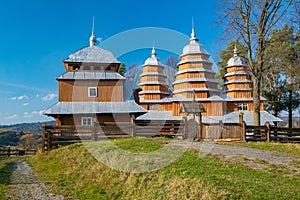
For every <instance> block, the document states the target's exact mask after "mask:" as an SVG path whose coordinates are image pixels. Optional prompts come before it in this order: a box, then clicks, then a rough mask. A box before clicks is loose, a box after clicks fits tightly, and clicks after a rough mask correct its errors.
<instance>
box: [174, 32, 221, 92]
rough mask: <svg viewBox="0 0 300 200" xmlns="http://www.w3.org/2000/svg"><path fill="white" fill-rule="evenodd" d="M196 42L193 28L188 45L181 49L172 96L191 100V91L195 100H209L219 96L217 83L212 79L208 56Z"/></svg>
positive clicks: (212, 74)
mask: <svg viewBox="0 0 300 200" xmlns="http://www.w3.org/2000/svg"><path fill="white" fill-rule="evenodd" d="M198 41H199V40H198V38H197V37H196V34H195V31H194V27H193V28H192V33H191V38H190V41H189V44H188V45H186V46H185V47H184V48H183V53H182V55H181V56H180V62H179V63H178V64H177V67H178V72H177V73H176V74H175V76H176V77H175V82H174V83H173V85H174V92H173V95H174V96H178V95H182V96H183V97H185V98H192V97H193V91H195V96H196V98H209V97H210V96H213V95H219V94H220V92H219V90H218V89H217V84H218V82H217V81H216V80H215V78H214V77H215V72H214V71H212V65H213V63H212V62H210V61H209V57H210V55H209V54H208V53H207V52H206V50H205V49H204V47H203V46H202V45H201V44H199V43H198Z"/></svg>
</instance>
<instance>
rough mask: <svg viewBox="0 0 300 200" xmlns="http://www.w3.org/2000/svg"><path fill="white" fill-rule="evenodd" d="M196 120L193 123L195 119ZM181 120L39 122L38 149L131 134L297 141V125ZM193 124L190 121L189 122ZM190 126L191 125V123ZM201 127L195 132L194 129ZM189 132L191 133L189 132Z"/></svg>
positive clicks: (205, 138)
mask: <svg viewBox="0 0 300 200" xmlns="http://www.w3.org/2000/svg"><path fill="white" fill-rule="evenodd" d="M195 123H196V122H195ZM187 124H188V122H186V121H185V122H184V121H166V122H162V121H136V122H135V123H132V122H118V123H115V122H105V123H94V125H93V126H46V124H45V123H43V132H42V149H43V150H49V149H50V148H52V147H55V146H58V145H66V144H70V143H75V142H85V141H97V140H101V139H108V138H124V137H133V136H149V137H150V136H168V137H181V138H198V139H200V140H204V141H205V140H216V141H232V140H241V141H269V142H270V141H276V142H293V143H300V128H293V129H289V128H283V127H274V126H270V124H269V123H266V125H265V126H248V125H246V123H245V122H244V121H242V123H241V124H222V123H215V124H202V125H201V128H200V129H199V126H198V125H196V124H197V123H196V124H194V127H190V125H187ZM192 124H193V123H192ZM192 126H193V125H192ZM198 130H201V131H200V133H199V132H198V133H199V134H198V135H197V134H196V132H197V131H198ZM191 132H193V133H195V134H190V133H191Z"/></svg>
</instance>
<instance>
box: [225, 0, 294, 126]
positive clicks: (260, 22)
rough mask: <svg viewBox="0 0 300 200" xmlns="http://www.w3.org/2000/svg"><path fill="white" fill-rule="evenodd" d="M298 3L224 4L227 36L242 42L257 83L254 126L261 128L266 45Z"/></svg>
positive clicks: (253, 0) (252, 0)
mask: <svg viewBox="0 0 300 200" xmlns="http://www.w3.org/2000/svg"><path fill="white" fill-rule="evenodd" d="M294 2H296V0H223V1H222V3H223V4H222V8H221V9H222V11H223V12H222V20H221V21H222V22H224V23H225V24H226V30H225V31H226V32H227V33H231V34H233V37H237V38H241V39H242V41H243V43H244V44H245V46H246V50H247V58H248V62H249V69H250V72H251V75H252V80H253V103H254V116H253V118H254V124H255V125H260V94H261V80H262V77H263V73H264V50H265V45H266V43H265V41H266V38H268V36H269V34H270V32H271V31H272V29H273V28H274V27H275V26H276V24H277V23H278V22H279V20H281V19H282V17H283V16H284V15H285V14H286V12H287V11H288V9H289V8H290V6H291V5H292V4H293V3H294Z"/></svg>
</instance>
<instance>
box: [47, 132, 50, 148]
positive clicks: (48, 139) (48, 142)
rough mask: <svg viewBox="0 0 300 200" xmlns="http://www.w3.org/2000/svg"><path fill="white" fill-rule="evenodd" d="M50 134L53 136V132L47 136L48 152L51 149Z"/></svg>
mask: <svg viewBox="0 0 300 200" xmlns="http://www.w3.org/2000/svg"><path fill="white" fill-rule="evenodd" d="M50 134H51V132H49V133H46V135H47V151H49V150H50V148H51V141H50V139H51V138H50Z"/></svg>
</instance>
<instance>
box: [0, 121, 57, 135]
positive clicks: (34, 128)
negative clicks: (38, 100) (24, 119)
mask: <svg viewBox="0 0 300 200" xmlns="http://www.w3.org/2000/svg"><path fill="white" fill-rule="evenodd" d="M47 124H48V125H55V122H54V121H50V122H47ZM0 129H8V130H14V131H22V132H25V133H39V134H40V133H42V123H41V122H33V123H21V124H12V125H0Z"/></svg>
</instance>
